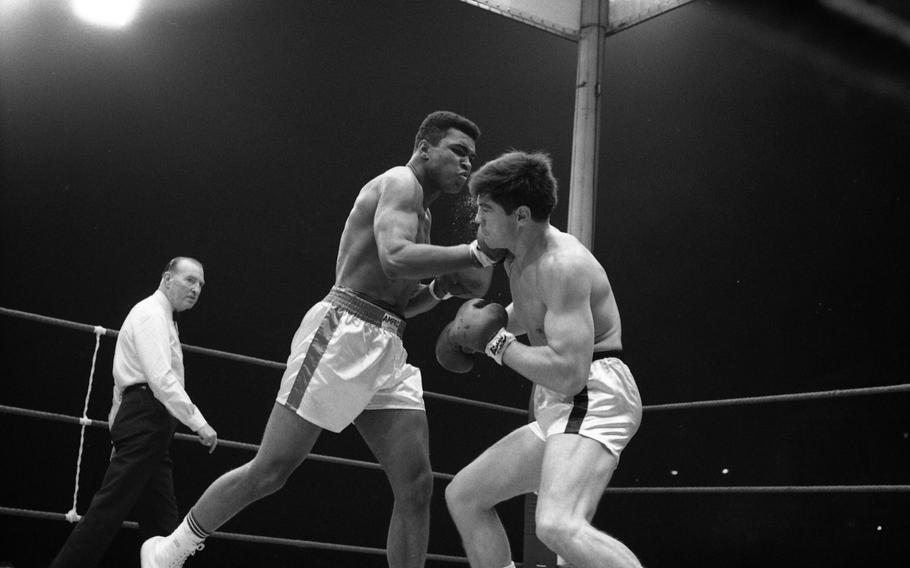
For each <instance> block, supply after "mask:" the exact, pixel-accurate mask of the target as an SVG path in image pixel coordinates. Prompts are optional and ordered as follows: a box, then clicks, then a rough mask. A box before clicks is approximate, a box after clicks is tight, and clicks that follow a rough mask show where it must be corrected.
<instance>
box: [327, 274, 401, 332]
mask: <svg viewBox="0 0 910 568" xmlns="http://www.w3.org/2000/svg"><path fill="white" fill-rule="evenodd" d="M325 301H326V302H328V303H330V304H332V305H333V306H337V307H339V308H341V309H343V310H344V311H346V312H348V313H350V314H351V315H354V316H357V317H358V318H360V319H362V320H363V321H365V322H367V323H371V324H373V325H375V326H377V327H381V328H382V329H385V330H386V331H389V332H391V333H394V334H395V335H397V336H398V337H402V336H403V334H404V327H405V321H404V320H403V319H401V318H400V317H398V316H397V315H395V314H393V313H390V312H388V311H387V310H384V309H382V308H380V307H379V306H376V305H374V304H371V303H370V302H367V301H366V300H364V299H363V298H360V297H357V296H355V295H354V294H352V293H351V292H349V291H347V290H345V289H344V288H339V287H338V286H335V287H333V288H332V290H331V291H330V292H329V294H328V295H327V296H326V297H325Z"/></svg>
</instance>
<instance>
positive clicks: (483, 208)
mask: <svg viewBox="0 0 910 568" xmlns="http://www.w3.org/2000/svg"><path fill="white" fill-rule="evenodd" d="M474 222H475V223H477V224H478V225H479V226H480V227H479V233H480V236H481V237H482V238H483V240H484V242H486V244H487V245H488V246H490V247H492V248H506V249H507V248H510V245H511V244H512V243H513V242H514V239H515V234H516V232H517V229H518V224H517V221H516V212H514V211H513V212H512V213H511V214H509V213H506V212H505V210H504V209H503V208H502V206H501V205H499V204H498V203H496V202H495V201H493V200H492V199H490V196H489V195H478V196H477V215H476V216H475V217H474Z"/></svg>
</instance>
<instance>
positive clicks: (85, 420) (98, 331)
mask: <svg viewBox="0 0 910 568" xmlns="http://www.w3.org/2000/svg"><path fill="white" fill-rule="evenodd" d="M94 332H95V351H94V352H93V353H92V369H91V371H89V373H88V388H87V389H86V391H85V404H83V406H82V418H80V419H79V424H81V425H82V427H81V428H80V430H79V453H78V454H76V478H75V480H74V481H73V508H72V509H70V510H69V511H67V512H66V520H67V521H69V522H71V523H78V522H79V521H80V520H82V515H80V514H79V513H78V512H77V511H76V502H77V500H78V497H79V475H80V474H81V472H82V449H83V448H84V446H85V427H86V426H88V425H89V424H91V423H92V421H91V419H89V417H88V403H89V400H90V399H91V398H92V383H93V382H94V380H95V361H97V360H98V347H99V346H100V345H101V336H102V335H104V334H105V333H107V330H106V329H104V328H103V327H101V326H100V325H96V326H95V329H94Z"/></svg>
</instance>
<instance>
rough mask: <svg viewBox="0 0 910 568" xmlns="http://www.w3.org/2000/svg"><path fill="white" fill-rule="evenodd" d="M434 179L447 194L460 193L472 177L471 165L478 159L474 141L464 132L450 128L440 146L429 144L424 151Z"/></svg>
mask: <svg viewBox="0 0 910 568" xmlns="http://www.w3.org/2000/svg"><path fill="white" fill-rule="evenodd" d="M424 151H425V152H426V154H427V156H428V162H427V165H428V167H429V168H430V169H431V171H432V172H433V174H434V175H433V178H434V179H435V180H436V182H437V183H438V184H439V186H440V188H441V189H442V191H443V192H445V193H458V192H460V191H461V190H462V189H463V188H464V187H465V184H466V182H467V181H468V177H469V176H470V175H471V163H472V162H473V160H474V159H475V158H476V157H477V155H476V154H475V153H474V140H473V139H472V138H471V137H470V136H468V135H467V134H465V133H464V132H462V131H460V130H458V129H456V128H449V130H448V132H446V135H445V136H444V137H443V138H442V140H440V141H439V144H437V145H435V146H430V145H429V144H427V146H426V148H425V150H424Z"/></svg>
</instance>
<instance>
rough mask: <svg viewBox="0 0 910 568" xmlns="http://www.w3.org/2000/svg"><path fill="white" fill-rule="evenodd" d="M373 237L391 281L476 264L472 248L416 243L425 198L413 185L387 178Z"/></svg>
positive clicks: (459, 268)
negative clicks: (418, 214)
mask: <svg viewBox="0 0 910 568" xmlns="http://www.w3.org/2000/svg"><path fill="white" fill-rule="evenodd" d="M379 192H380V197H379V203H378V205H377V206H376V214H375V216H374V217H373V236H374V238H375V239H376V248H377V251H378V253H379V261H380V263H381V264H382V270H383V272H385V274H386V276H388V277H389V278H407V279H413V280H417V279H422V278H430V277H433V276H436V275H437V274H446V273H449V272H456V271H458V270H462V269H465V268H469V267H471V266H474V265H475V260H474V256H473V255H472V253H471V249H470V246H469V245H456V246H450V247H444V246H436V245H430V244H422V243H418V242H417V233H418V230H419V229H420V224H419V223H420V221H419V219H418V216H417V214H416V212H417V211H421V209H422V207H423V205H422V203H423V195H422V193H421V190H420V189H419V188H418V187H415V186H414V184H413V182H410V181H405V180H402V179H397V178H395V177H392V176H390V177H388V178H387V179H385V180H383V181H382V182H381V186H380V188H379Z"/></svg>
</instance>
